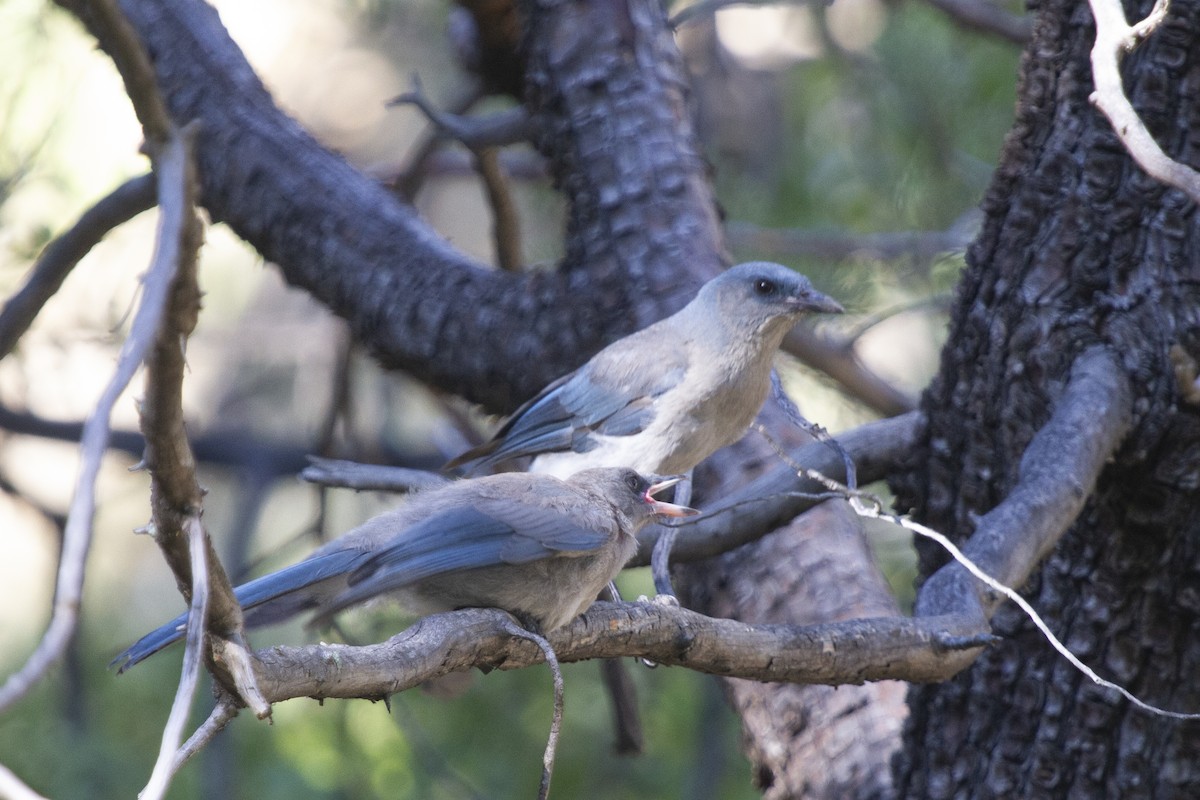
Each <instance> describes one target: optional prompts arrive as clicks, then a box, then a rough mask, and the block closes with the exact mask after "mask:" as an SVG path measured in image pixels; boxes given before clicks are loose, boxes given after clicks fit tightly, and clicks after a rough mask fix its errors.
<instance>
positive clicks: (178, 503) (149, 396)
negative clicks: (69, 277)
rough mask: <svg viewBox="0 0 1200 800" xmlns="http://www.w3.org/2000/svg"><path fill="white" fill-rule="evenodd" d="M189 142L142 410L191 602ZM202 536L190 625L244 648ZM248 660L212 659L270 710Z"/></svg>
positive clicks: (199, 501) (158, 164) (163, 153)
mask: <svg viewBox="0 0 1200 800" xmlns="http://www.w3.org/2000/svg"><path fill="white" fill-rule="evenodd" d="M189 139H190V136H189V134H188V133H187V132H183V133H181V134H179V135H177V136H174V137H172V139H171V140H169V141H168V142H167V144H166V146H164V147H162V148H161V149H160V152H158V153H156V155H155V162H154V163H155V173H156V174H157V175H158V178H159V189H158V196H159V204H160V207H161V208H162V219H161V222H160V225H159V233H158V244H157V248H156V252H155V255H154V265H153V267H152V268H151V269H152V271H160V270H161V271H164V272H165V271H170V272H171V273H172V275H173V278H172V283H171V288H170V293H169V297H168V304H167V307H166V310H165V313H164V315H163V319H162V324H161V325H160V326H159V329H158V332H157V336H156V338H155V343H154V347H153V348H152V349H151V351H150V353H149V354H148V356H147V359H146V397H145V400H144V401H143V402H142V405H141V408H140V411H141V424H142V432H143V434H144V435H145V437H146V455H145V464H146V467H147V468H148V469H149V471H150V477H151V481H150V505H151V510H152V519H153V523H152V527H153V531H154V540H155V541H156V542H157V543H158V546H159V548H160V549H161V550H162V553H163V557H164V558H165V559H166V561H167V565H168V566H169V567H170V568H171V571H172V572H173V573H174V574H175V580H176V583H177V584H178V586H179V590H180V593H181V594H183V596H184V599H186V600H188V601H189V602H190V601H191V599H192V585H193V583H194V579H193V576H192V565H193V563H194V558H193V549H194V548H193V546H192V541H191V540H192V538H193V535H195V534H194V533H189V531H191V530H192V529H193V528H198V527H199V525H200V523H199V518H200V514H201V510H202V508H203V496H204V492H203V490H202V489H201V488H200V484H199V482H198V481H197V480H196V465H195V458H194V456H193V455H192V450H191V446H190V445H189V443H188V439H187V432H186V430H185V427H184V419H183V377H184V374H185V372H186V370H187V363H186V361H185V359H184V350H185V347H186V343H187V337H188V336H189V335H190V334H191V333H192V331H193V330H194V329H195V327H196V322H197V320H198V318H199V315H200V287H199V285H198V283H197V281H196V259H197V253H198V251H199V248H200V245H201V242H202V239H203V230H202V228H201V224H200V220H199V218H198V217H197V215H196V212H195V207H194V201H195V195H196V180H195V175H194V173H193V172H192V166H191V159H190V157H189V144H190V141H189ZM168 265H172V266H168ZM199 535H200V537H201V541H202V544H203V546H204V549H205V551H206V558H205V563H206V565H207V566H206V573H207V576H208V580H207V594H208V601H207V607H206V608H207V614H206V617H205V618H204V619H203V620H190V621H189V625H204V626H207V629H208V631H209V632H210V633H211V634H212V635H213V636H214V637H216V638H217V639H219V640H221V641H222V642H223V643H229V644H231V645H233V646H235V647H236V645H237V643H241V645H242V649H243V650H245V649H246V646H245V644H244V642H245V636H244V633H243V624H242V609H241V606H240V605H239V604H238V601H237V599H236V598H235V597H234V595H233V587H232V586H231V585H230V583H229V579H228V577H227V576H226V575H225V570H224V569H223V568H222V567H221V562H220V559H219V558H218V556H217V553H216V550H215V548H214V547H213V545H212V541H211V539H209V537H208V534H207V533H206V532H204V531H203V530H202V529H200V530H199ZM244 662H245V659H244V658H241V659H239V658H237V657H236V655H235V656H233V657H229V658H225V659H223V660H221V661H220V662H219V663H217V662H216V661H215V660H214V663H215V664H216V665H217V666H219V667H221V669H218V670H217V671H216V673H215V674H216V677H217V679H218V680H221V681H222V682H223V683H226V684H227V688H228V689H229V690H230V691H237V690H239V689H240V690H241V691H240V693H239V696H240V697H241V698H242V699H243V701H244V702H245V703H246V704H247V705H248V706H249V707H250V708H251V709H252V710H254V712H255V713H256V714H259V715H260V716H261V715H264V714H267V713H270V708H269V706H268V705H267V704H266V702H265V701H263V700H262V698H261V696H259V694H258V692H257V690H256V688H255V687H254V682H253V675H252V674H251V673H248V671H246V670H244V669H241V670H239V665H241V664H243V663H244ZM165 788H166V787H165V786H163V787H161V789H163V790H165Z"/></svg>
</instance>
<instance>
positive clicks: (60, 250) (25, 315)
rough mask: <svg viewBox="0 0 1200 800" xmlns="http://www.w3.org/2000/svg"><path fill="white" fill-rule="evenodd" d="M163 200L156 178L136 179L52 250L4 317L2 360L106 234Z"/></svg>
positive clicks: (1, 319)
mask: <svg viewBox="0 0 1200 800" xmlns="http://www.w3.org/2000/svg"><path fill="white" fill-rule="evenodd" d="M157 197H158V194H157V190H156V186H155V182H154V175H153V174H152V173H151V174H146V175H139V176H138V177H136V178H131V179H129V180H127V181H125V183H123V184H121V185H120V186H118V187H117V188H116V189H113V190H112V191H111V192H110V193H109V194H107V195H106V196H105V197H103V198H101V199H100V200H97V201H96V203H95V204H94V205H93V206H92V207H91V208H89V209H88V210H87V211H85V212H83V214H81V215H80V217H79V219H78V220H76V222H75V224H74V225H72V226H71V227H70V229H68V230H66V231H64V232H63V233H62V234H61V235H60V236H59V237H58V238H57V239H55V240H54V241H52V242H50V244H48V245H46V247H45V249H44V250H42V254H41V256H39V257H38V260H37V263H36V264H35V265H34V267H33V269H32V270H30V271H29V276H28V277H27V278H26V279H25V283H24V284H23V285H22V286H21V288H20V289H18V290H17V291H16V292H15V293H14V294H13V295H12V296H11V297H9V298H8V301H7V302H5V304H4V310H3V311H0V358H4V357H5V356H6V355H8V354H9V353H10V352H12V349H13V347H15V346H16V344H17V341H18V340H19V339H20V338H21V336H23V335H24V334H25V331H26V330H28V329H29V326H30V324H31V323H32V322H33V320H34V318H35V317H36V316H37V315H38V312H40V311H41V310H42V306H44V305H45V304H46V301H47V300H49V299H50V298H51V297H53V296H54V293H55V292H57V291H58V290H59V288H60V287H61V286H62V284H63V281H64V280H66V278H67V275H69V274H71V270H73V269H74V268H75V266H76V265H77V264H78V263H79V262H80V261H81V260H82V259H83V257H84V256H85V255H87V254H88V253H89V252H91V249H92V248H93V247H95V246H96V245H97V244H99V242H100V240H101V239H103V238H104V236H105V234H107V233H108V232H109V231H111V230H112V229H113V228H116V227H117V226H119V225H122V224H124V223H126V222H128V221H129V220H131V219H133V218H134V217H136V216H137V215H138V214H140V213H142V212H143V211H146V210H148V209H151V208H153V207H154V203H155V202H156V200H157Z"/></svg>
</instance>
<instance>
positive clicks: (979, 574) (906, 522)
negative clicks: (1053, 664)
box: [809, 470, 1200, 720]
mask: <svg viewBox="0 0 1200 800" xmlns="http://www.w3.org/2000/svg"><path fill="white" fill-rule="evenodd" d="M809 477H813V478H818V479H821V480H822V482H824V483H825V484H826V485H827V486H828V487H829V488H830V490H835V491H839V492H843V493H844V495H845V497H846V498H847V499H848V500H849V501H850V506H851V507H852V508H853V509H854V512H855V513H856V514H858V515H859V516H861V517H866V518H867V519H878V520H883V521H884V522H890V523H892V524H893V525H899V526H900V527H902V528H904V529H905V530H908V531H912V532H913V533H916V534H918V535H920V536H924V537H925V538H927V539H930V540H932V541H934V542H937V543H938V544H939V545H940V546H941V547H942V548H943V549H945V550H946V552H947V553H949V554H950V555H951V557H952V558H953V559H954V560H955V561H956V562H957V563H959V564H961V565H962V566H963V567H964V568H965V569H966V570H967V571H968V572H970V573H971V574H972V575H974V576H975V577H976V578H978V579H979V580H980V581H982V582H983V583H985V584H986V585H987V586H988V587H990V588H991V589H992V590H994V591H996V592H998V593H999V594H1001V595H1003V596H1004V597H1007V598H1008V599H1009V600H1011V601H1013V603H1015V604H1016V606H1017V607H1018V608H1020V609H1021V611H1022V612H1024V614H1025V616H1027V617H1029V619H1030V620H1031V621H1032V622H1033V624H1034V625H1035V626H1037V629H1038V630H1040V631H1041V632H1042V635H1043V636H1044V637H1045V639H1046V641H1048V642H1049V643H1050V645H1051V646H1052V647H1053V648H1054V649H1055V650H1057V651H1058V652H1059V654H1060V655H1062V657H1063V658H1065V659H1066V660H1067V661H1069V662H1070V663H1071V666H1073V667H1075V668H1076V669H1077V670H1079V671H1080V672H1081V673H1083V674H1084V675H1086V676H1087V677H1088V679H1090V680H1091V681H1092V682H1093V683H1095V684H1097V685H1099V686H1103V687H1105V688H1108V689H1114V690H1116V691H1117V692H1119V693H1120V694H1121V695H1122V696H1123V697H1124V698H1125V699H1126V700H1128V701H1129V702H1131V703H1133V704H1134V705H1135V706H1137V707H1138V708H1140V709H1142V710H1143V711H1148V712H1150V713H1151V714H1156V715H1158V716H1162V717H1170V718H1171V719H1187V720H1195V719H1200V713H1185V712H1181V711H1169V710H1167V709H1165V708H1160V707H1158V706H1156V705H1153V704H1151V703H1147V702H1146V701H1144V700H1142V699H1140V698H1139V697H1137V696H1136V695H1134V694H1133V693H1132V692H1130V691H1129V690H1128V689H1126V688H1125V687H1124V686H1121V685H1119V684H1116V683H1113V682H1112V681H1109V680H1105V679H1104V678H1101V677H1100V676H1099V675H1098V674H1096V672H1095V670H1093V669H1092V668H1091V667H1089V666H1088V665H1087V664H1085V663H1083V661H1082V660H1080V658H1079V657H1078V656H1076V655H1075V654H1074V653H1072V652H1071V650H1070V648H1068V647H1067V646H1066V645H1065V644H1063V643H1062V641H1061V640H1060V639H1059V638H1058V637H1057V636H1055V635H1054V632H1053V631H1051V630H1050V626H1049V625H1047V624H1046V621H1045V620H1044V619H1042V617H1041V615H1039V614H1038V613H1037V611H1035V610H1034V608H1033V606H1031V605H1030V604H1029V601H1027V600H1026V599H1025V598H1024V597H1022V596H1021V594H1020V593H1019V592H1017V591H1016V590H1015V589H1013V588H1011V587H1009V586H1007V585H1005V584H1003V583H1001V582H1000V581H998V580H996V579H995V578H993V577H992V576H991V575H989V574H988V573H987V572H985V571H984V570H983V569H982V568H980V567H979V565H978V564H976V563H975V562H974V561H972V560H971V559H970V558H968V557H967V556H966V555H965V554H964V553H963V551H962V550H960V549H959V548H958V547H956V546H955V544H954V543H953V542H951V541H950V540H949V539H948V538H946V537H945V536H944V535H943V534H941V533H939V532H937V531H935V530H934V529H933V528H929V527H926V526H925V525H922V524H920V523H919V522H914V521H913V520H912V519H911V518H910V517H908V516H906V515H900V514H893V513H890V512H887V511H884V510H883V502H882V501H881V500H880V499H879V498H878V497H875V496H873V495H870V494H867V493H866V492H862V491H859V490H856V489H850V488H848V487H846V486H844V485H842V484H840V483H838V482H837V481H835V480H831V479H829V478H824V477H823V476H818V475H817V474H815V473H813V472H812V471H811V470H809Z"/></svg>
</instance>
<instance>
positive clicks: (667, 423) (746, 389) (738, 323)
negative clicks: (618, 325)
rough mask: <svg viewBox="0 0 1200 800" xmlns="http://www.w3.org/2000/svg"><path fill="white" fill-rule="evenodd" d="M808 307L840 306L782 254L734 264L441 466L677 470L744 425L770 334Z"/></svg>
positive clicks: (763, 374) (762, 381) (763, 375)
mask: <svg viewBox="0 0 1200 800" xmlns="http://www.w3.org/2000/svg"><path fill="white" fill-rule="evenodd" d="M811 311H824V312H827V313H832V314H836V313H841V311H842V307H841V306H840V305H838V303H837V302H835V301H834V300H832V299H831V298H829V297H827V296H826V295H824V294H822V293H820V292H818V291H817V290H816V289H814V288H813V286H812V284H811V283H809V281H808V279H807V278H805V277H804V276H803V275H801V274H799V273H797V272H795V271H793V270H790V269H788V268H787V267H784V266H782V265H780V264H772V263H769V262H765V261H756V262H750V263H747V264H740V265H738V266H736V267H733V268H731V269H729V270H727V271H726V272H723V273H722V274H720V275H718V276H717V277H716V278H713V279H712V280H710V281H709V282H708V283H706V284H704V286H703V287H701V289H700V291H699V292H698V293H697V294H696V297H695V298H694V299H693V300H692V301H691V302H690V303H688V304H687V305H686V306H684V307H683V308H682V309H680V310H679V311H678V312H676V313H675V314H673V315H672V316H670V317H667V318H666V319H663V320H660V321H659V322H656V323H654V324H653V325H650V326H649V327H647V328H643V329H642V330H640V331H637V332H636V333H632V334H630V335H629V336H626V337H625V338H623V339H618V340H617V341H615V342H613V343H612V344H610V345H609V346H608V347H606V348H604V349H603V350H601V351H600V352H599V353H597V354H596V355H595V356H593V357H592V359H591V360H590V361H588V362H587V363H586V364H584V365H583V366H582V367H580V368H579V369H577V370H575V371H574V372H572V373H570V374H567V375H564V376H563V377H561V378H559V379H558V380H556V381H554V382H553V383H551V384H550V385H549V386H547V387H546V388H544V389H542V391H541V392H539V393H538V394H537V396H535V397H534V398H533V399H532V400H530V401H529V402H527V403H525V404H524V405H523V406H521V407H520V408H519V409H517V411H516V412H515V413H514V414H513V415H512V417H510V418H509V420H508V421H507V422H506V423H505V424H504V426H503V427H501V428H500V430H499V431H498V432H497V433H496V435H495V437H493V438H492V439H491V441H488V442H486V443H484V444H483V445H480V446H479V447H477V448H475V449H473V450H470V451H468V452H466V453H463V454H462V455H460V456H458V457H457V458H455V459H453V460H452V461H451V462H450V463H449V464H447V467H456V466H463V465H467V466H469V468H470V470H472V471H473V470H476V469H480V468H484V467H491V466H494V465H496V464H499V463H501V462H504V461H507V460H509V459H513V458H517V457H519V456H536V458H534V460H533V463H532V465H531V466H530V471H531V472H544V473H549V474H551V475H557V476H559V477H565V476H566V475H570V474H572V473H574V472H576V471H578V470H580V469H584V468H586V467H598V466H608V467H631V468H633V469H635V470H637V471H639V472H643V473H682V472H687V471H688V470H690V469H691V468H692V467H694V466H696V465H697V464H698V463H700V462H701V461H703V460H704V459H705V458H707V457H708V456H709V455H711V454H712V453H713V452H714V451H716V450H718V449H720V448H722V447H724V446H726V445H728V444H732V443H733V442H735V441H737V440H738V439H739V438H741V436H742V435H743V434H744V433H745V432H746V429H747V428H748V427H749V425H750V423H751V422H752V421H753V420H754V417H755V415H757V414H758V411H759V409H760V408H761V407H762V404H763V401H764V400H765V399H766V396H767V390H768V388H769V386H770V376H771V362H772V358H773V356H774V355H775V352H776V351H777V350H778V349H779V345H780V342H782V341H783V337H784V335H786V334H787V332H788V331H789V330H791V328H792V326H794V325H795V324H796V321H797V320H798V319H799V318H800V317H801V316H803V315H804V314H805V313H806V312H811Z"/></svg>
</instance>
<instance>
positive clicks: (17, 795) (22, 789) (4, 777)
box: [0, 764, 46, 800]
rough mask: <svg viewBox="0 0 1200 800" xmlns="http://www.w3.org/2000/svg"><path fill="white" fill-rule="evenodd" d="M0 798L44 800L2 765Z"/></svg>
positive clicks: (0, 771)
mask: <svg viewBox="0 0 1200 800" xmlns="http://www.w3.org/2000/svg"><path fill="white" fill-rule="evenodd" d="M0 797H2V798H4V800H46V798H45V797H43V796H42V795H40V794H38V793H37V792H35V791H34V790H33V789H30V788H29V787H28V786H27V785H26V784H25V782H24V781H22V780H21V779H20V778H18V777H17V776H16V775H15V774H14V773H13V771H12V770H10V769H9V768H8V767H6V766H4V765H3V764H0Z"/></svg>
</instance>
